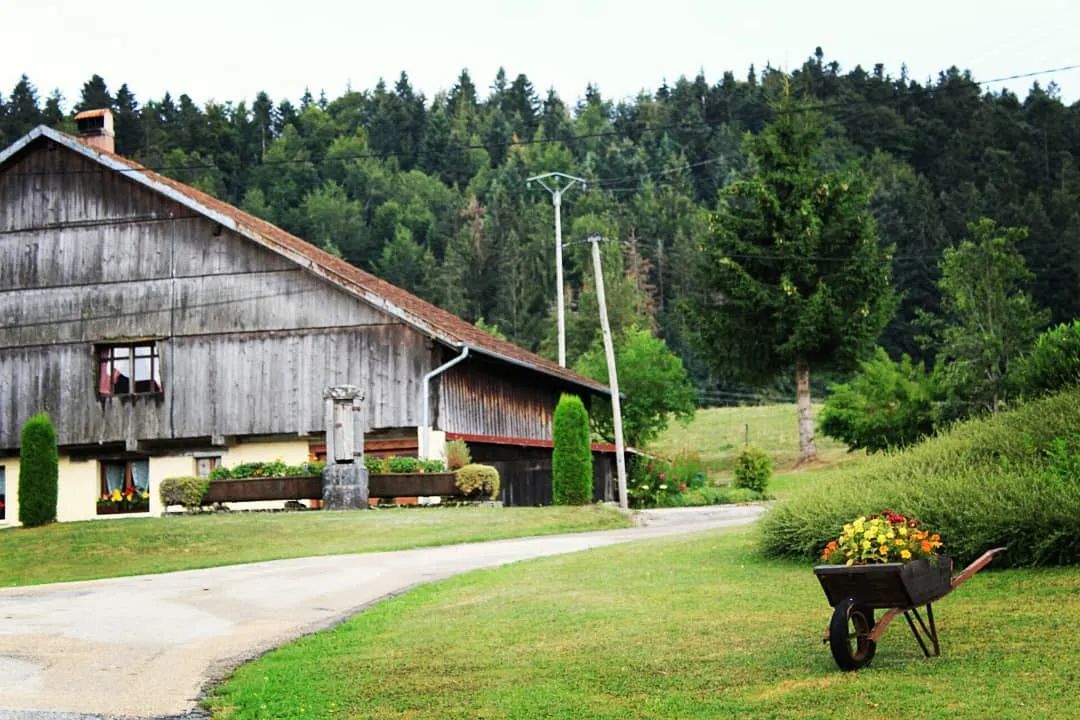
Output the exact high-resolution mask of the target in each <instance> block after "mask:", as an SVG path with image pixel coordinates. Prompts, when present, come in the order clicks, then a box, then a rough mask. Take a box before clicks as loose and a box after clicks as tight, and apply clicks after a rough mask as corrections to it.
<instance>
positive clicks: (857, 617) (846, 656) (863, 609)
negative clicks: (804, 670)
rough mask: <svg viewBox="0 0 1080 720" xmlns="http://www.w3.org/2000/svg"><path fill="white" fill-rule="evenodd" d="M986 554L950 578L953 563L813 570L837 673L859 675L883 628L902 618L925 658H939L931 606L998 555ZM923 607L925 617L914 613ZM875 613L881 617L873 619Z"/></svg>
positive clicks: (941, 559)
mask: <svg viewBox="0 0 1080 720" xmlns="http://www.w3.org/2000/svg"><path fill="white" fill-rule="evenodd" d="M1004 550H1005V548H1003V547H999V548H994V549H993V550H987V551H986V552H985V553H983V554H982V555H981V556H980V557H979V558H978V559H977V560H976V561H975V562H973V563H971V564H970V565H968V566H967V567H966V568H964V570H963V571H962V572H960V573H959V574H958V575H956V576H955V577H952V560H950V559H949V558H947V557H939V558H936V561H928V560H925V559H923V560H916V561H914V562H909V563H879V564H874V565H818V566H816V567H815V568H814V574H815V575H817V578H818V580H819V581H820V582H821V588H822V590H824V591H825V596H826V597H827V598H828V599H829V604H830V605H831V606H832V607H833V614H832V619H831V620H830V621H829V631H828V634H827V635H826V636H825V639H824V641H823V642H825V643H828V645H829V649H830V650H831V651H832V656H833V659H834V660H836V664H837V665H838V666H839V667H840V669H841V670H845V671H848V670H858V669H859V668H863V667H866V666H867V665H869V664H870V661H871V660H873V659H874V653H875V652H877V644H878V641H879V640H880V639H881V636H882V634H884V632H885V628H887V627H888V626H889V623H891V622H892V621H893V619H895V618H896V616H897V615H901V614H903V616H904V619H905V620H907V624H908V627H909V628H911V633H912V635H914V636H915V640H916V641H917V642H918V643H919V647H920V648H922V651H923V654H924V655H925V656H926V657H937V656H938V655H940V654H941V645H940V643H939V642H938V632H937V625H936V624H935V623H934V603H935V602H937V601H938V600H940V599H941V598H943V597H945V596H946V595H948V594H949V593H950V592H952V591H953V590H954V589H956V588H957V587H959V586H960V585H962V584H963V583H964V582H966V581H967V580H968V579H969V578H971V576H972V575H974V574H975V573H977V572H979V571H980V570H982V569H983V568H984V567H986V566H987V565H989V564H990V561H991V560H993V559H994V556H995V555H997V554H998V553H1000V552H1003V551H1004ZM923 606H925V607H926V617H925V618H924V617H923V615H922V613H920V612H919V608H921V607H923ZM875 610H885V613H884V614H883V615H882V616H881V617H879V618H877V619H876V620H875V619H874V611H875Z"/></svg>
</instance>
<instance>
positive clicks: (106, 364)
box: [97, 340, 164, 396]
mask: <svg viewBox="0 0 1080 720" xmlns="http://www.w3.org/2000/svg"><path fill="white" fill-rule="evenodd" d="M97 358H98V394H100V395H108V396H112V395H154V394H159V393H161V392H162V391H163V390H164V388H163V387H162V384H161V357H160V355H159V354H158V344H157V342H155V341H153V340H144V341H141V342H135V343H125V344H118V345H98V346H97Z"/></svg>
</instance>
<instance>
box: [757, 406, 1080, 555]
mask: <svg viewBox="0 0 1080 720" xmlns="http://www.w3.org/2000/svg"><path fill="white" fill-rule="evenodd" d="M1078 431H1080V389H1077V390H1072V391H1067V392H1063V393H1060V394H1058V395H1055V396H1052V397H1048V398H1044V399H1041V400H1037V401H1033V402H1030V403H1028V404H1026V405H1022V406H1020V407H1019V408H1017V409H1016V410H1013V411H1011V412H1007V413H1001V414H999V415H997V416H995V417H990V418H984V419H979V420H973V421H968V422H965V423H962V424H959V425H957V426H956V427H955V428H953V429H952V430H950V431H948V432H946V433H944V434H942V435H940V436H938V437H935V438H931V439H929V440H927V441H925V442H923V443H921V444H920V445H917V446H915V447H912V448H910V449H908V450H906V451H904V452H901V453H896V454H893V455H887V456H875V457H873V458H869V459H867V460H865V461H863V462H859V463H855V464H853V465H851V466H850V467H842V468H839V469H836V470H834V471H831V472H829V473H827V474H826V475H824V476H822V477H821V478H820V480H819V481H818V482H816V483H814V484H813V486H812V487H808V488H802V489H799V490H794V491H792V492H791V493H790V494H787V496H786V498H785V500H784V502H782V503H780V504H779V505H778V506H777V507H776V508H775V509H773V510H771V511H770V512H769V514H768V515H767V516H766V517H765V518H764V519H763V520H762V531H763V532H762V542H763V547H764V549H765V551H766V553H768V554H770V555H773V556H777V557H781V556H790V557H802V558H812V557H814V556H816V554H817V553H819V552H820V551H821V548H822V547H823V546H824V545H825V543H826V542H828V541H829V540H830V539H832V538H834V537H836V536H837V535H838V534H839V529H840V527H841V526H842V524H843V523H844V522H848V521H850V520H851V519H852V518H854V517H857V516H859V515H865V514H869V513H872V512H875V511H878V510H881V509H882V508H885V507H888V508H890V509H892V510H895V511H897V512H901V513H904V514H910V515H914V516H915V517H917V518H919V519H920V520H921V521H922V522H923V524H924V526H926V527H928V528H931V529H933V530H934V531H936V532H939V533H940V534H941V536H942V539H943V540H944V542H945V550H946V551H947V552H948V553H949V554H950V555H952V556H953V557H954V558H959V559H960V560H963V561H967V560H970V559H972V558H973V557H975V556H977V555H979V554H981V553H982V552H983V551H984V550H986V549H988V548H990V547H996V546H1003V545H1004V546H1008V547H1009V551H1008V553H1007V554H1006V555H1005V556H1004V557H1003V558H1002V560H1001V562H1005V563H1010V564H1014V565H1037V564H1067V563H1076V562H1080V520H1078V518H1080V476H1077V473H1076V471H1075V466H1071V465H1069V464H1068V463H1065V464H1063V465H1062V467H1060V468H1057V467H1056V466H1055V464H1054V463H1053V462H1052V460H1051V457H1050V454H1049V451H1050V450H1051V448H1052V447H1053V444H1054V441H1055V439H1058V438H1066V439H1068V442H1071V443H1073V444H1074V445H1075V444H1076V442H1077V440H1078V439H1080V434H1078ZM1071 452H1074V453H1075V452H1077V449H1076V448H1075V447H1074V448H1072V449H1071ZM1073 462H1075V461H1073Z"/></svg>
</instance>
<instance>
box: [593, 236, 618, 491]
mask: <svg viewBox="0 0 1080 720" xmlns="http://www.w3.org/2000/svg"><path fill="white" fill-rule="evenodd" d="M589 242H590V243H592V260H593V269H594V270H595V271H596V301H597V303H599V305H600V329H601V330H602V331H603V334H604V354H605V355H607V371H608V386H609V387H610V388H611V417H612V419H613V420H614V421H615V470H616V474H617V476H618V478H619V507H621V508H622V509H623V510H626V509H627V501H626V458H625V457H624V454H625V452H626V446H625V445H624V443H623V434H622V402H621V401H620V400H619V375H618V372H617V371H616V369H615V346H614V345H613V344H612V342H611V326H610V325H608V317H607V300H606V299H605V297H604V273H603V271H602V270H601V269H600V236H599V235H590V236H589Z"/></svg>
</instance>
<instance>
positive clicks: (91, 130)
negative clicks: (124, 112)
mask: <svg viewBox="0 0 1080 720" xmlns="http://www.w3.org/2000/svg"><path fill="white" fill-rule="evenodd" d="M75 123H76V124H77V125H78V126H79V139H80V140H82V141H83V142H85V143H86V144H87V145H90V146H92V147H95V148H97V149H98V150H105V151H106V152H111V153H114V152H116V133H114V132H113V114H112V110H109V109H107V108H106V109H103V110H83V111H82V112H81V113H79V114H78V115H76V116H75Z"/></svg>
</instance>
